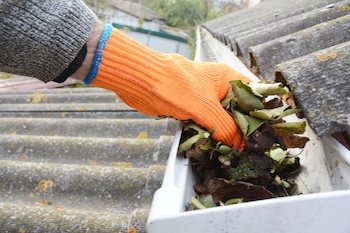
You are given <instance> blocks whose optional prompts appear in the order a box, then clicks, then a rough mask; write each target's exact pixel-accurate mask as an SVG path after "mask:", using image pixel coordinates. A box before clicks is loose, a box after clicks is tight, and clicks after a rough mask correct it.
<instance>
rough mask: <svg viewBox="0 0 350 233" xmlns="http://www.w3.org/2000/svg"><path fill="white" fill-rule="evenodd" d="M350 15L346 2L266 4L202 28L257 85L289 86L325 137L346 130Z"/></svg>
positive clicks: (287, 0) (295, 0) (274, 1)
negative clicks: (257, 80) (238, 61)
mask: <svg viewBox="0 0 350 233" xmlns="http://www.w3.org/2000/svg"><path fill="white" fill-rule="evenodd" d="M349 13H350V1H349V0H347V1H329V0H293V1H290V0H265V1H262V2H261V3H260V4H258V5H257V6H254V7H250V8H246V9H243V10H240V11H237V12H234V13H231V14H229V15H226V16H224V17H221V18H217V19H214V20H212V21H209V22H206V23H204V24H203V25H201V26H202V27H203V28H205V29H206V30H207V31H209V32H210V33H211V34H212V35H213V36H214V38H216V39H218V40H219V41H221V42H222V43H224V44H225V45H227V46H228V47H229V48H230V49H231V50H232V53H234V54H235V55H237V56H238V57H239V58H240V59H241V60H242V62H243V63H244V64H245V65H246V66H247V67H248V68H249V69H250V70H251V71H252V72H253V73H254V74H256V75H257V76H258V77H259V78H260V79H262V80H267V81H280V82H283V83H285V84H287V85H288V86H289V87H290V89H291V91H292V93H293V95H294V98H295V100H296V102H297V103H298V104H299V106H300V107H301V108H302V109H303V112H304V114H305V116H306V118H307V119H308V122H309V124H310V126H311V128H312V129H313V130H314V131H315V133H316V134H317V135H318V136H324V135H330V134H332V133H336V132H342V131H347V130H349V129H350V123H349V122H350V112H349V109H350V82H349V75H350V59H349V58H350V50H349V49H348V48H349V46H350V33H349V32H350V14H349ZM218 53H219V52H218Z"/></svg>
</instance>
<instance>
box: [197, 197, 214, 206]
mask: <svg viewBox="0 0 350 233" xmlns="http://www.w3.org/2000/svg"><path fill="white" fill-rule="evenodd" d="M200 202H201V203H202V204H203V206H205V207H206V208H211V207H216V206H217V205H216V204H215V202H214V200H213V196H212V195H208V196H205V197H203V198H201V199H200Z"/></svg>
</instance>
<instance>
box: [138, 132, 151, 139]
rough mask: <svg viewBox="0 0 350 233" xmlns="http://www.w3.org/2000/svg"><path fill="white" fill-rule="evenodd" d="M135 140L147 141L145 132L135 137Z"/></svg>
mask: <svg viewBox="0 0 350 233" xmlns="http://www.w3.org/2000/svg"><path fill="white" fill-rule="evenodd" d="M136 138H137V139H147V138H148V133H147V132H141V133H140V134H139V135H137V137H136Z"/></svg>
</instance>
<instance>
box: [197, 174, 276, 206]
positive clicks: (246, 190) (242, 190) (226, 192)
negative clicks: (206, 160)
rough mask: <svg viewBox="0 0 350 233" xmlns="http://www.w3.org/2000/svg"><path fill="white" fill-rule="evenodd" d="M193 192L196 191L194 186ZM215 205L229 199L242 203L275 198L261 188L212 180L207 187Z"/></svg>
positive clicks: (242, 183) (247, 184)
mask: <svg viewBox="0 0 350 233" xmlns="http://www.w3.org/2000/svg"><path fill="white" fill-rule="evenodd" d="M195 190H196V191H198V189H197V188H196V186H195ZM207 190H208V193H211V195H212V196H213V200H214V202H215V203H219V202H226V201H227V200H229V199H235V198H243V200H244V202H248V201H256V200H263V199H269V198H274V197H276V196H275V195H274V194H273V193H271V192H270V191H268V190H267V189H266V188H265V187H263V186H258V185H253V184H250V183H247V182H242V181H237V182H233V183H230V182H229V181H227V180H225V179H220V178H213V179H211V180H210V181H209V183H208V186H207Z"/></svg>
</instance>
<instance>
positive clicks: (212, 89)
mask: <svg viewBox="0 0 350 233" xmlns="http://www.w3.org/2000/svg"><path fill="white" fill-rule="evenodd" d="M108 31H110V34H109V32H108ZM108 36H109V38H108ZM101 41H102V43H101V42H100V44H99V47H98V53H99V54H97V55H96V57H95V58H97V59H95V62H94V64H93V68H92V71H91V72H90V75H89V76H88V78H87V79H86V80H85V83H87V84H90V82H91V81H92V82H91V85H93V86H96V87H101V88H104V89H108V90H111V91H113V92H115V93H116V94H117V95H118V97H119V98H121V99H122V100H123V101H124V102H125V103H126V104H127V105H129V106H131V107H132V108H135V109H137V110H138V111H140V112H142V113H144V114H147V115H152V116H160V117H171V118H175V119H177V120H189V119H191V120H193V121H194V122H195V123H196V124H198V125H201V126H203V127H204V128H206V129H207V130H211V129H213V128H215V133H214V134H213V138H214V139H215V140H216V141H222V142H223V143H224V144H225V145H228V146H230V147H233V148H241V147H242V146H244V143H245V142H244V139H243V138H242V135H241V133H240V130H239V128H238V127H237V125H236V122H235V120H234V119H233V118H232V116H230V115H229V114H228V113H227V112H226V111H225V110H224V109H223V108H222V106H221V104H220V100H222V99H223V98H224V97H225V95H226V94H227V92H228V90H229V88H230V87H231V84H229V81H231V80H237V79H240V80H242V81H243V82H250V79H248V78H247V77H245V76H243V75H242V74H240V73H238V72H237V71H235V70H233V69H231V68H230V67H228V66H227V65H225V64H222V63H205V62H195V61H190V60H188V59H186V58H185V57H183V56H181V55H177V54H163V53H160V52H156V51H154V50H152V49H150V48H148V47H146V46H144V45H142V44H140V43H139V42H137V41H135V40H133V39H132V38H130V37H128V36H126V35H125V34H124V33H122V32H121V31H119V30H118V29H111V28H108V27H107V26H106V29H105V32H104V35H103V37H102V40H101ZM104 43H105V47H104ZM94 72H95V73H96V72H97V73H96V76H95V74H94Z"/></svg>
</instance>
